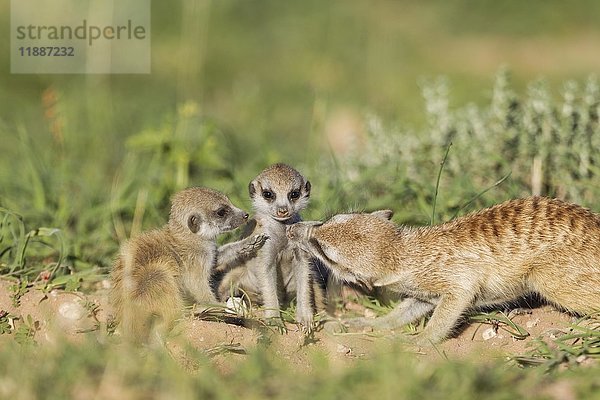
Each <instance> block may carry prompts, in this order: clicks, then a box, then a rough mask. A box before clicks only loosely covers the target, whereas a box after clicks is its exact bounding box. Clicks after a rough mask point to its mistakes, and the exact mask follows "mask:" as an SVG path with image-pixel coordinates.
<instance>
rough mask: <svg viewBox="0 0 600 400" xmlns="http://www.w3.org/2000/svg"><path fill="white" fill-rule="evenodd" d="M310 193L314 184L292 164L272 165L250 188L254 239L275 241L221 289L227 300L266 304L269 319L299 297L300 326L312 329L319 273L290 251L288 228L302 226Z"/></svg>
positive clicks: (234, 272) (305, 258) (225, 276)
mask: <svg viewBox="0 0 600 400" xmlns="http://www.w3.org/2000/svg"><path fill="white" fill-rule="evenodd" d="M310 189H311V185H310V182H309V181H308V180H307V179H306V178H304V176H302V174H300V172H298V171H296V170H295V169H294V168H292V167H290V166H289V165H286V164H274V165H271V166H270V167H268V168H266V169H265V170H264V171H262V172H261V173H260V174H259V175H258V176H257V177H256V178H254V179H253V180H252V181H251V182H250V184H249V185H248V191H249V194H250V198H251V200H252V206H253V209H254V211H255V215H254V218H253V221H252V222H250V223H249V224H248V225H249V226H250V225H254V231H253V232H252V233H253V234H266V235H267V236H268V237H269V240H268V241H267V242H266V244H265V245H264V247H262V248H261V249H260V250H259V252H258V255H257V256H256V258H253V259H250V260H249V261H248V262H246V263H245V264H244V265H243V266H241V268H235V269H231V268H230V270H228V271H226V273H225V274H223V277H222V279H221V281H220V283H219V285H218V293H219V297H220V298H221V299H222V300H223V299H225V298H227V297H229V296H230V295H231V294H233V295H238V294H240V292H241V293H245V294H246V295H248V296H249V297H250V298H251V300H252V301H256V302H259V303H262V304H263V306H264V308H265V317H266V318H270V319H273V318H279V317H280V310H279V308H280V298H281V297H283V296H288V297H293V296H294V295H295V296H296V320H297V321H298V322H300V323H301V324H302V325H303V326H304V327H306V328H308V329H310V327H311V326H312V322H313V315H314V308H315V306H316V305H315V302H318V301H319V300H315V296H318V294H319V293H318V291H319V290H320V288H318V287H317V286H318V284H317V282H316V281H315V280H314V279H313V276H312V271H313V269H314V268H315V267H314V265H311V260H310V259H309V258H308V255H307V254H306V253H305V252H302V251H298V249H296V248H295V247H293V246H290V245H289V243H288V240H287V237H286V234H285V229H286V227H287V226H290V225H292V224H295V223H297V222H298V221H301V217H300V211H301V210H303V209H304V208H305V207H306V206H307V205H308V201H309V197H310ZM219 264H221V262H220V261H219ZM238 267H239V265H238ZM217 269H218V270H221V267H220V266H219V267H218V268H217ZM316 292H317V293H316Z"/></svg>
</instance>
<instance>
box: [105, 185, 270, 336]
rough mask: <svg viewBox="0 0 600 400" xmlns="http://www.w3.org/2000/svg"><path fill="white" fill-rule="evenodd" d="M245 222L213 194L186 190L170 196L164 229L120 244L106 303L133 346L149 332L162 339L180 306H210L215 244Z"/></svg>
mask: <svg viewBox="0 0 600 400" xmlns="http://www.w3.org/2000/svg"><path fill="white" fill-rule="evenodd" d="M221 214H222V215H221ZM247 218H248V214H247V213H245V212H244V211H242V210H240V209H238V208H236V207H234V206H233V205H232V204H231V202H230V201H229V199H228V198H227V197H226V196H225V195H224V194H222V193H220V192H217V191H215V190H212V189H207V188H189V189H185V190H183V191H181V192H178V193H177V194H175V195H174V196H173V199H172V206H171V212H170V216H169V221H168V223H167V224H166V225H165V226H164V227H162V228H161V229H157V230H153V231H149V232H146V233H144V234H142V235H140V236H138V237H135V238H132V239H131V240H129V241H128V242H126V243H125V244H123V245H122V246H121V249H120V251H119V255H118V257H117V260H116V262H115V265H114V267H113V271H112V275H111V277H112V281H113V289H112V291H111V296H110V297H111V303H112V305H113V308H114V310H115V314H116V318H117V320H118V321H120V324H121V330H122V333H123V335H124V336H125V337H126V338H127V339H130V340H133V341H137V342H146V341H148V340H149V339H150V340H154V339H156V338H157V337H150V334H151V333H152V331H153V330H154V331H155V333H156V335H157V336H159V337H162V336H163V335H164V334H166V333H167V332H168V331H169V330H170V329H171V327H172V325H173V323H174V321H175V320H176V318H177V317H178V316H180V315H181V311H182V308H183V306H184V305H185V304H186V303H198V304H209V303H214V302H216V299H215V297H214V295H213V294H212V291H211V288H210V286H209V279H210V274H211V272H212V269H213V268H214V266H215V264H216V258H217V254H220V253H221V250H219V249H217V245H216V242H215V238H216V236H217V235H218V234H220V233H222V232H225V231H229V230H232V229H235V228H237V227H238V226H240V225H241V224H243V223H244V222H246V221H247ZM263 243H264V241H263ZM227 246H229V245H227ZM242 247H243V246H242ZM159 339H160V338H159Z"/></svg>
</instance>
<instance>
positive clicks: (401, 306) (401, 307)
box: [344, 297, 435, 329]
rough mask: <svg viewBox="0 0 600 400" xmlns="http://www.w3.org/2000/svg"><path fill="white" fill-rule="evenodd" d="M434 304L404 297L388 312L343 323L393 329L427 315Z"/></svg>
mask: <svg viewBox="0 0 600 400" xmlns="http://www.w3.org/2000/svg"><path fill="white" fill-rule="evenodd" d="M434 307H435V304H432V303H429V302H425V301H421V300H418V299H415V298H412V297H409V298H405V299H404V300H402V301H401V302H400V303H398V305H396V307H394V308H393V309H392V310H391V311H390V312H389V313H387V314H386V315H384V316H381V317H377V318H351V319H348V320H345V321H344V323H345V324H346V325H348V326H349V327H353V328H364V327H373V328H376V329H394V328H399V327H401V326H403V325H406V324H410V323H411V322H414V321H417V320H419V319H421V318H423V317H424V316H425V315H427V314H428V313H429V312H430V311H431V310H433V308H434Z"/></svg>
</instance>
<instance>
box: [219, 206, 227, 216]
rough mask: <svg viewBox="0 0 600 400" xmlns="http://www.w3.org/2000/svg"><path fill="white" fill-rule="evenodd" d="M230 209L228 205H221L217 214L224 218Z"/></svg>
mask: <svg viewBox="0 0 600 400" xmlns="http://www.w3.org/2000/svg"><path fill="white" fill-rule="evenodd" d="M228 211H229V209H228V208H227V207H221V208H219V209H218V210H217V215H218V216H219V217H221V218H222V217H224V216H226V215H227V212H228Z"/></svg>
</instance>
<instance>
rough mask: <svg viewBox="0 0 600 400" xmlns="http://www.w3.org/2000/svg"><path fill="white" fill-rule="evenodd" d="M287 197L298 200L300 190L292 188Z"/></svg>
mask: <svg viewBox="0 0 600 400" xmlns="http://www.w3.org/2000/svg"><path fill="white" fill-rule="evenodd" d="M288 198H289V199H290V200H298V199H299V198H300V191H299V190H292V191H291V192H290V193H289V194H288Z"/></svg>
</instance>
